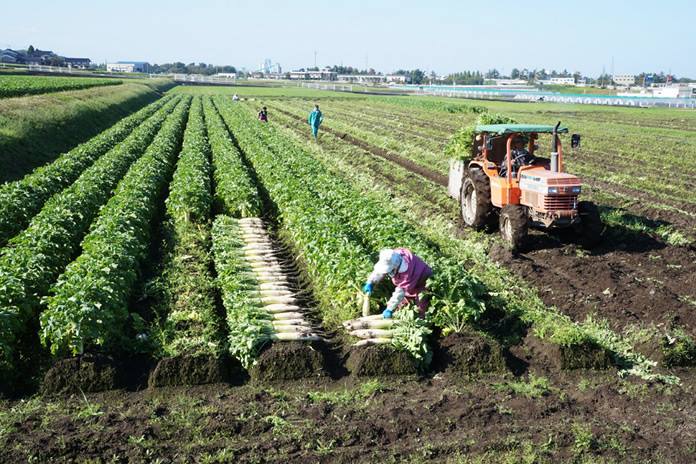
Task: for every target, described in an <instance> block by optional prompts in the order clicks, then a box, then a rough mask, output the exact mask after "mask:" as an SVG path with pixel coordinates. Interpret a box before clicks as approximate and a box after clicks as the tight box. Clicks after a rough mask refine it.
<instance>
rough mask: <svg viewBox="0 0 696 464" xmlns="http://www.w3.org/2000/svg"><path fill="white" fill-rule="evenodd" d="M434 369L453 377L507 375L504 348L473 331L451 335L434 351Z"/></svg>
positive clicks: (441, 341) (440, 341)
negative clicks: (487, 374)
mask: <svg viewBox="0 0 696 464" xmlns="http://www.w3.org/2000/svg"><path fill="white" fill-rule="evenodd" d="M433 369H434V370H435V371H440V372H445V373H447V374H450V375H452V376H461V375H469V374H480V373H485V372H504V371H505V369H506V366H505V358H504V356H503V348H502V347H501V346H500V344H499V343H498V342H497V341H495V340H494V339H492V338H490V337H487V336H485V335H483V334H481V333H477V332H474V331H473V330H470V329H469V330H466V331H464V332H462V333H455V334H451V335H448V336H447V337H444V338H442V339H440V340H439V343H438V345H437V346H436V347H435V349H434V356H433Z"/></svg>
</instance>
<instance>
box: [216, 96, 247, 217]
mask: <svg viewBox="0 0 696 464" xmlns="http://www.w3.org/2000/svg"><path fill="white" fill-rule="evenodd" d="M203 107H204V110H205V117H206V120H207V123H208V135H209V137H210V146H211V149H212V152H213V166H214V167H215V171H214V178H215V199H216V203H217V206H218V209H219V210H220V211H222V212H223V213H224V214H228V215H230V216H233V217H237V218H239V217H258V216H260V215H261V200H260V198H259V195H258V191H257V189H256V186H255V185H254V183H253V181H252V179H251V178H250V177H249V172H248V170H247V168H246V166H244V163H243V162H242V157H241V154H240V153H239V150H238V149H237V147H236V146H235V144H234V142H233V140H232V137H231V136H230V133H229V131H228V130H227V127H226V126H225V123H224V122H223V121H222V118H221V117H220V115H219V114H218V111H217V109H216V108H215V106H214V105H213V102H212V100H211V99H210V97H206V98H205V100H204V102H203Z"/></svg>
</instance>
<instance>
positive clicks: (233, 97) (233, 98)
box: [232, 93, 239, 102]
mask: <svg viewBox="0 0 696 464" xmlns="http://www.w3.org/2000/svg"><path fill="white" fill-rule="evenodd" d="M232 101H233V102H236V101H239V95H237V94H236V93H235V94H234V95H232Z"/></svg>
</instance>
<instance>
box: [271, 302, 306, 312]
mask: <svg viewBox="0 0 696 464" xmlns="http://www.w3.org/2000/svg"><path fill="white" fill-rule="evenodd" d="M263 309H264V310H266V311H268V312H269V313H284V312H287V311H301V310H302V308H300V307H299V306H297V305H291V304H285V303H275V304H269V305H266V306H264V307H263Z"/></svg>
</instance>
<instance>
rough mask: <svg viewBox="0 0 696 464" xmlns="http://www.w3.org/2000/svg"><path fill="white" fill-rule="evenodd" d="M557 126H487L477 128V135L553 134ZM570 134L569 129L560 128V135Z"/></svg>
mask: <svg viewBox="0 0 696 464" xmlns="http://www.w3.org/2000/svg"><path fill="white" fill-rule="evenodd" d="M554 127H555V126H544V125H535V124H485V125H479V126H476V133H477V134H479V133H482V132H486V133H489V134H497V135H506V134H531V133H537V134H551V133H553V128H554ZM566 132H568V128H567V127H559V128H558V133H559V134H564V133H566Z"/></svg>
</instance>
